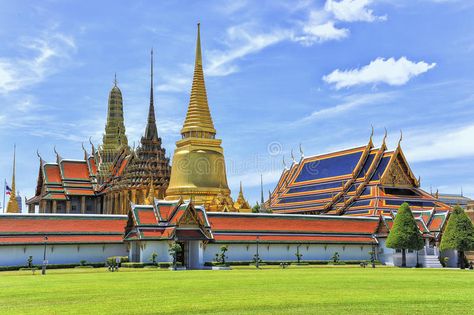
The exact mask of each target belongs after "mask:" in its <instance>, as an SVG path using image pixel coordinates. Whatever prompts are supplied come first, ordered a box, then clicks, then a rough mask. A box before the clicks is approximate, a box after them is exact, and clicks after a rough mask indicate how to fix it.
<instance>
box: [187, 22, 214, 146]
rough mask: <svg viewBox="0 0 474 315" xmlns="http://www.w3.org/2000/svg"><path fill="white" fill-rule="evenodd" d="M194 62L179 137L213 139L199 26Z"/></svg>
mask: <svg viewBox="0 0 474 315" xmlns="http://www.w3.org/2000/svg"><path fill="white" fill-rule="evenodd" d="M197 28H198V29H197V40H196V60H195V63H194V76H193V85H192V88H191V97H190V100H189V106H188V112H187V114H186V119H185V121H184V125H183V129H181V135H182V136H183V138H189V137H197V138H212V139H213V138H214V136H215V135H216V130H215V129H214V124H213V122H212V117H211V112H210V111H209V105H208V103H207V93H206V85H205V82H204V71H203V69H202V53H201V34H200V24H199V23H198V25H197Z"/></svg>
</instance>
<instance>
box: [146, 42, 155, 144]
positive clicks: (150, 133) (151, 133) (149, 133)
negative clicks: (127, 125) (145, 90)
mask: <svg viewBox="0 0 474 315" xmlns="http://www.w3.org/2000/svg"><path fill="white" fill-rule="evenodd" d="M153 94H154V93H153V49H152V50H151V64H150V106H149V108H148V121H147V125H146V129H145V138H146V139H148V140H152V139H158V129H157V128H156V119H155V104H154V95H153Z"/></svg>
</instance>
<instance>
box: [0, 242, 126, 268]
mask: <svg viewBox="0 0 474 315" xmlns="http://www.w3.org/2000/svg"><path fill="white" fill-rule="evenodd" d="M43 252H44V245H2V246H0V266H25V265H26V264H27V259H28V257H29V256H33V264H35V265H40V264H42V263H43ZM110 256H128V252H127V250H126V246H125V245H124V244H61V245H47V246H46V260H48V264H79V262H80V261H81V260H86V261H87V262H105V260H106V259H107V257H110Z"/></svg>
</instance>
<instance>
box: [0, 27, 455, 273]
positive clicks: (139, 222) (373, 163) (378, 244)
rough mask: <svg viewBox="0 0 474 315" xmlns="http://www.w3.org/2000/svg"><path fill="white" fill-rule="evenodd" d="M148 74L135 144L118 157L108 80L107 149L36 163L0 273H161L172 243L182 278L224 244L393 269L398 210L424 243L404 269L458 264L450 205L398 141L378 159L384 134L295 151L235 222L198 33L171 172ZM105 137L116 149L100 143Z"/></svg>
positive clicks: (6, 228) (6, 230)
mask: <svg viewBox="0 0 474 315" xmlns="http://www.w3.org/2000/svg"><path fill="white" fill-rule="evenodd" d="M151 69H152V70H151V91H150V105H149V110H148V119H147V125H146V128H145V133H144V135H143V137H142V139H141V141H140V146H139V147H138V148H137V149H136V150H135V149H130V148H128V145H127V139H126V138H125V128H124V127H123V128H122V126H123V111H122V109H121V108H122V106H121V104H122V101H121V99H122V96H121V92H120V90H119V89H118V87H117V84H116V82H115V84H114V88H113V89H112V91H111V94H110V99H109V115H108V123H107V127H106V136H104V143H105V142H107V145H102V146H101V147H99V149H98V150H95V148H94V147H92V150H91V154H89V153H88V152H87V151H86V150H85V149H84V152H85V153H84V159H82V160H70V159H63V158H62V157H61V156H60V155H59V154H58V153H57V152H56V162H55V163H46V162H44V161H43V159H42V158H41V157H40V169H39V175H38V184H37V189H36V196H35V197H33V198H31V199H30V200H29V201H28V203H29V206H30V212H34V211H31V205H39V212H40V213H29V214H9V213H6V214H1V215H0V265H10V266H11V265H13V266H20V265H23V264H25V262H26V260H27V259H28V257H29V256H33V261H34V263H35V264H39V263H41V261H42V259H43V258H42V257H43V256H42V255H43V253H44V252H43V250H44V249H46V253H47V257H48V258H47V259H48V261H49V262H50V263H51V264H62V263H79V262H80V261H81V260H83V259H86V260H88V261H89V262H103V261H104V260H105V259H106V258H107V257H108V256H112V255H120V256H125V255H126V256H128V257H129V260H130V261H132V262H137V263H143V264H146V263H149V261H150V258H151V257H152V256H154V257H155V259H156V260H157V261H159V262H167V263H170V262H171V261H172V260H173V257H172V255H171V254H170V251H169V248H170V245H173V244H174V243H178V244H179V245H180V246H181V248H182V251H181V252H180V254H179V257H178V261H179V262H180V263H181V264H182V265H183V266H184V267H185V268H189V269H201V268H206V266H209V265H210V264H211V265H212V261H213V260H214V259H215V257H216V254H218V253H219V251H220V248H221V246H222V245H227V246H228V251H227V252H226V256H227V257H228V259H227V260H228V261H230V262H239V263H240V264H242V262H246V263H251V262H252V261H255V260H259V259H261V260H263V261H272V262H274V263H279V262H282V261H285V262H288V261H296V255H302V257H303V261H305V260H306V261H317V262H318V263H320V262H322V261H325V262H328V261H330V259H331V257H333V256H335V255H336V254H337V255H338V256H339V257H340V259H341V260H342V261H344V260H351V261H357V262H363V261H365V262H366V261H368V260H370V259H371V258H372V257H373V258H374V259H376V260H379V261H380V262H381V263H382V264H385V265H395V266H398V265H400V264H401V256H402V254H401V252H400V251H397V250H394V249H391V248H388V247H387V246H386V240H387V237H388V235H389V233H390V230H391V229H392V226H393V223H394V220H395V218H396V216H397V213H398V209H399V207H400V205H401V204H402V203H404V202H408V203H409V204H410V206H411V209H412V212H413V216H414V218H415V221H416V224H417V226H418V228H419V231H420V235H421V236H422V237H423V240H424V244H425V245H424V247H423V249H421V250H420V251H413V252H408V253H407V265H408V266H416V265H417V264H418V262H419V263H420V264H421V265H422V266H424V267H440V266H441V265H440V261H443V262H445V261H446V260H445V259H444V258H445V257H449V259H448V262H449V266H452V267H454V266H456V264H457V254H456V252H454V251H443V252H441V251H440V250H439V249H438V247H439V243H440V241H441V238H442V235H443V230H444V228H445V226H446V222H447V220H448V218H449V215H450V211H451V207H449V206H448V205H447V204H445V203H443V202H442V201H440V200H438V199H437V198H435V197H434V196H432V195H430V194H429V193H427V192H425V191H423V190H422V189H421V188H420V179H419V178H416V177H415V175H414V174H413V172H412V170H411V168H410V166H409V163H408V161H407V160H406V158H405V155H404V153H403V150H402V147H401V140H402V138H401V137H400V141H399V142H398V145H397V147H396V149H395V150H388V148H387V146H386V142H385V140H386V136H387V134H385V137H384V139H383V142H382V144H381V145H380V147H375V146H374V144H373V141H372V135H373V132H372V135H371V137H370V140H369V142H368V143H367V144H366V145H363V146H360V147H355V148H350V149H347V150H341V151H338V152H331V153H326V154H321V155H315V156H309V157H305V156H304V154H303V152H302V150H301V149H300V151H301V158H300V160H299V161H296V160H295V159H293V163H292V164H291V166H289V167H286V166H285V169H284V170H283V172H282V175H281V178H280V179H279V181H278V183H277V185H276V187H275V189H274V190H273V192H271V193H270V194H269V198H268V200H266V201H265V200H264V197H263V183H262V178H261V185H262V189H261V202H262V208H263V210H262V211H266V212H268V213H245V212H250V211H251V209H250V205H249V204H248V202H247V201H246V199H245V198H244V195H243V189H242V185H241V186H240V192H239V195H238V198H237V200H236V201H235V202H234V201H233V200H232V198H231V196H230V189H229V187H228V184H227V176H226V169H225V161H224V154H223V149H222V147H221V140H220V139H216V129H215V128H214V125H213V121H212V118H211V114H210V110H209V105H208V102H207V95H206V88H205V84H204V74H203V68H202V54H201V42H200V29H199V24H198V32H197V44H196V59H195V67H194V78H193V83H192V89H191V96H190V101H189V106H188V110H187V114H186V118H185V120H184V125H183V128H182V129H181V136H182V138H181V139H180V140H178V141H177V142H176V149H175V152H174V156H173V163H172V167H171V173H170V167H169V160H168V159H167V158H166V155H165V151H164V149H163V148H162V147H161V139H160V138H159V137H158V132H157V128H156V120H155V113H154V99H153V59H152V67H151ZM112 99H113V101H112ZM112 109H113V110H112ZM111 113H114V114H113V115H112V114H111ZM109 122H110V124H109ZM112 122H113V123H112ZM109 127H110V128H109ZM111 134H115V137H116V138H117V139H115V140H114V139H109V138H108V137H107V135H111ZM114 150H115V151H114ZM110 152H115V153H114V154H112V153H110ZM109 153H110V156H109V155H108V154H109ZM112 156H113V158H111V157H112ZM104 163H105V164H104ZM101 172H102V174H106V173H105V172H109V173H107V174H108V175H107V176H105V175H101ZM101 176H103V177H101ZM168 180H169V184H168ZM163 197H164V198H163ZM33 210H34V207H33ZM62 213H67V214H68V215H64V214H62ZM95 213H100V214H101V215H96V214H95ZM45 236H48V237H49V238H48V239H46V238H45ZM372 255H374V256H372ZM299 257H301V256H299Z"/></svg>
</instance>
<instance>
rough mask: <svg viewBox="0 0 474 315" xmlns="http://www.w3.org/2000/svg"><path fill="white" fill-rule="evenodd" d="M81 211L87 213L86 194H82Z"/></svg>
mask: <svg viewBox="0 0 474 315" xmlns="http://www.w3.org/2000/svg"><path fill="white" fill-rule="evenodd" d="M81 213H82V214H84V213H86V196H81Z"/></svg>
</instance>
